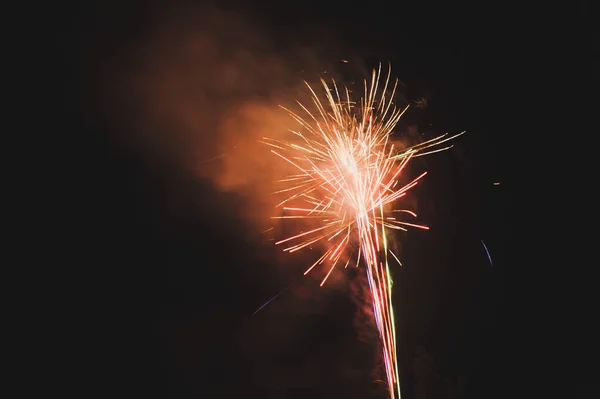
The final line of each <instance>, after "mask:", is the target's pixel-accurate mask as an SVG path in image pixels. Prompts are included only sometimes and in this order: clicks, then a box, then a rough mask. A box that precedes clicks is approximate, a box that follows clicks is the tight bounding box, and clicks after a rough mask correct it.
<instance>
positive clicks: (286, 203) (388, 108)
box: [263, 65, 464, 399]
mask: <svg viewBox="0 0 600 399" xmlns="http://www.w3.org/2000/svg"><path fill="white" fill-rule="evenodd" d="M390 75H391V69H388V74H387V78H385V80H382V79H381V65H380V67H379V69H378V70H373V74H372V78H371V81H370V82H369V81H367V80H365V82H364V95H363V96H361V98H360V100H359V102H358V103H357V102H354V101H352V99H351V96H350V91H349V90H348V89H347V88H342V87H339V88H338V86H337V84H336V82H335V81H333V80H332V81H331V83H328V82H327V81H325V80H321V83H322V86H323V91H324V96H323V95H322V96H319V95H318V94H317V92H316V91H315V90H313V88H312V87H311V86H310V85H309V84H308V83H306V85H307V87H308V89H309V90H310V92H311V94H312V102H313V104H312V106H311V109H313V110H312V111H311V110H309V107H307V106H305V105H303V104H302V103H300V102H299V103H298V105H299V106H300V107H301V109H302V111H303V113H304V114H305V116H304V117H302V116H300V115H299V114H298V113H295V112H292V111H291V110H289V109H285V110H286V111H287V112H289V114H290V115H291V116H292V117H293V118H294V119H295V120H296V121H297V122H298V123H299V125H300V129H298V130H293V131H291V133H293V139H292V140H288V141H284V140H274V139H269V138H264V140H263V142H264V143H265V144H268V145H269V146H271V147H272V149H271V152H272V153H273V154H275V155H276V156H277V157H279V158H281V159H282V160H283V161H285V162H287V163H289V164H290V165H292V166H293V169H294V170H295V172H294V173H293V174H291V175H289V176H287V177H286V178H285V179H283V180H281V184H282V185H283V187H282V188H281V190H280V191H278V193H280V194H282V195H284V196H285V199H284V200H283V201H282V202H281V203H280V204H279V205H278V207H279V208H282V209H283V214H282V215H281V216H278V217H277V218H281V219H304V220H308V219H310V222H312V223H313V224H312V227H311V228H310V229H309V230H308V231H302V232H299V234H296V235H293V236H291V237H287V238H285V239H282V240H281V241H278V242H277V243H276V244H278V245H280V244H286V248H285V249H284V250H285V251H288V252H296V251H299V250H301V249H303V248H306V247H310V246H312V245H313V244H315V245H316V244H318V243H322V244H325V245H324V248H326V249H325V250H324V253H323V254H322V256H321V257H320V258H319V259H317V261H316V262H315V263H313V264H312V265H311V266H310V267H309V268H308V269H307V270H306V272H305V273H304V274H308V273H309V272H310V271H311V270H313V269H314V268H315V267H317V266H318V265H326V269H325V270H326V272H324V278H323V279H322V281H321V286H322V285H323V284H325V281H326V280H327V279H328V278H329V276H330V275H331V273H332V271H333V270H334V269H335V267H336V266H338V265H340V266H341V265H343V266H344V267H348V265H349V264H351V262H352V264H353V266H356V267H358V266H359V264H361V265H364V267H365V269H366V273H367V277H368V281H369V286H370V290H371V294H372V301H373V309H374V314H375V319H376V324H377V328H378V331H379V335H380V338H381V343H382V349H383V359H384V364H385V370H386V375H387V381H388V386H389V392H390V397H391V398H392V399H394V398H395V397H396V392H397V396H398V398H400V378H399V375H398V362H397V358H396V328H395V322H394V311H393V307H392V295H391V290H392V278H391V273H390V264H389V262H388V257H389V256H391V258H393V259H394V260H396V261H397V262H398V263H399V264H401V263H400V261H399V260H398V256H397V255H396V254H394V252H392V250H391V249H390V247H389V245H388V240H389V239H390V237H389V235H388V229H396V230H406V229H407V228H408V227H414V228H421V229H428V227H426V226H422V225H419V224H416V223H412V222H411V221H407V220H406V217H411V218H416V217H417V215H416V214H415V213H414V212H412V211H410V210H406V209H394V208H393V206H392V205H393V204H394V203H396V202H397V201H398V200H399V199H400V198H402V197H403V196H405V195H406V193H407V192H408V190H410V189H411V188H412V187H414V186H415V185H416V184H417V183H418V182H419V180H420V179H421V178H423V176H425V174H426V172H425V173H423V174H421V175H420V176H418V177H416V178H415V179H413V180H412V181H411V182H410V183H408V184H405V185H402V184H400V183H399V181H400V178H401V175H402V172H403V171H404V170H405V167H406V165H407V164H408V162H409V161H410V160H411V159H412V158H414V157H417V156H422V155H426V154H431V153H433V152H437V151H442V150H444V149H448V148H450V147H445V148H440V147H437V146H439V145H440V144H442V143H444V142H447V141H449V140H451V139H453V138H454V137H457V136H458V135H459V134H458V135H455V136H450V137H449V136H447V135H442V136H439V137H436V138H434V139H432V140H429V141H426V142H423V143H421V144H418V145H414V146H410V147H404V148H396V146H395V145H394V144H393V143H392V142H391V140H390V136H391V134H392V131H393V129H394V127H395V126H396V124H397V123H398V121H399V120H400V118H401V117H402V115H403V113H404V112H405V111H406V109H407V108H408V107H406V108H404V109H401V108H400V107H397V106H396V105H394V102H393V98H394V95H395V92H396V87H397V84H398V81H397V80H396V81H395V82H394V83H393V84H390V83H391V81H390ZM340 89H341V90H340ZM340 93H341V94H340ZM321 98H323V99H321ZM313 106H314V107H313ZM463 133H464V132H463ZM460 134H462V133H460ZM434 146H436V147H437V148H433V147H434Z"/></svg>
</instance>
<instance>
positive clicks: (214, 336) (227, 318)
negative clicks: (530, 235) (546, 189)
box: [62, 1, 593, 399]
mask: <svg viewBox="0 0 600 399" xmlns="http://www.w3.org/2000/svg"><path fill="white" fill-rule="evenodd" d="M158 3H160V2H142V1H122V2H118V1H108V2H88V3H87V4H88V5H86V6H79V7H77V8H73V9H70V8H66V7H65V10H64V14H65V15H64V16H66V17H67V19H68V20H69V21H70V23H69V24H65V26H64V29H63V34H62V38H63V40H64V41H63V47H64V48H65V49H69V51H68V54H69V56H68V62H69V67H72V66H75V69H74V72H73V73H72V74H71V75H70V80H69V82H68V83H67V85H66V86H65V92H66V93H69V95H68V96H67V104H69V105H70V106H71V110H72V115H77V117H76V118H75V119H76V124H75V127H74V132H75V133H76V134H78V135H80V136H81V137H86V140H85V144H83V142H82V144H81V145H80V147H79V148H78V150H77V151H76V156H77V160H78V162H77V164H78V165H79V167H78V172H77V177H75V178H74V180H73V184H74V185H76V186H77V187H79V189H78V194H77V197H76V199H75V200H74V201H75V202H77V207H78V208H81V209H82V211H83V210H85V218H82V219H81V220H79V221H78V225H77V226H78V230H77V231H80V232H82V233H81V235H79V234H78V235H79V237H77V238H76V242H77V243H78V244H77V246H76V247H77V249H76V250H74V251H75V252H76V253H77V257H78V259H79V261H80V268H81V269H82V270H81V271H80V273H81V274H80V276H81V278H80V279H79V280H78V281H77V282H76V283H75V286H76V287H77V292H78V293H79V295H80V297H81V298H84V299H85V303H86V305H85V306H81V308H78V310H77V311H76V312H75V314H76V315H77V316H74V318H77V319H78V318H79V317H81V319H82V320H83V319H85V322H83V321H82V326H81V328H80V330H77V331H79V332H80V333H81V334H80V335H81V338H78V339H77V342H81V344H78V345H79V347H80V354H79V357H78V359H79V360H78V362H82V363H81V364H86V365H88V364H89V365H91V366H90V367H87V366H86V367H85V370H84V371H81V370H80V373H81V377H78V379H80V380H81V381H84V382H85V383H84V384H83V385H84V386H85V388H83V389H85V391H83V392H81V395H82V397H87V396H95V395H96V394H100V393H101V394H102V395H104V394H105V395H108V396H110V397H140V398H141V397H157V398H236V397H246V398H265V399H267V398H321V397H323V398H384V397H385V392H384V390H383V388H382V387H381V384H377V383H374V380H376V379H377V377H376V372H374V370H375V369H376V364H377V362H378V358H379V353H378V352H377V348H376V343H377V337H376V335H373V334H374V332H373V331H372V330H369V326H368V325H365V323H364V322H363V324H362V325H361V327H360V328H358V330H357V328H356V319H357V317H358V316H357V310H356V306H355V303H354V302H353V301H352V300H351V298H350V292H351V291H352V289H355V288H356V286H357V285H359V282H358V280H356V278H355V276H354V275H353V274H351V275H349V276H346V277H345V278H346V280H347V281H342V282H341V283H339V284H333V285H332V287H330V288H327V287H325V288H320V289H319V288H318V287H317V285H318V281H317V280H314V279H311V278H303V277H302V271H303V270H304V266H305V264H304V263H303V260H302V259H296V258H294V259H290V260H289V262H288V261H286V262H285V263H286V264H281V259H282V258H281V256H279V255H278V253H277V252H278V249H275V248H272V247H270V244H272V243H268V242H267V243H265V242H263V241H261V240H260V239H259V238H256V237H253V236H252V234H251V233H248V232H249V231H250V229H251V228H252V227H251V226H250V224H249V222H248V221H247V220H244V219H243V218H242V217H241V216H240V215H239V212H238V211H236V209H239V206H240V205H239V204H240V203H241V201H242V199H241V198H240V197H239V196H237V195H236V194H235V193H224V192H220V191H219V190H218V189H216V188H215V186H214V185H213V183H211V182H210V181H207V180H203V179H201V178H200V177H199V176H198V175H196V174H194V173H193V172H191V171H189V170H187V169H186V168H185V167H183V166H182V165H181V164H179V163H178V162H176V160H173V159H172V158H167V159H158V158H157V157H154V156H152V155H149V153H147V152H144V151H140V150H139V149H135V147H131V146H128V145H127V143H126V142H124V141H123V140H121V137H122V136H123V135H124V129H126V128H125V126H124V125H123V124H122V123H121V122H120V121H121V119H122V118H121V117H120V116H119V113H129V112H137V110H136V104H135V103H131V102H129V103H128V107H130V108H127V109H126V110H125V111H124V110H123V109H120V110H113V109H111V108H110V107H106V98H107V97H106V94H105V92H104V91H103V90H101V89H102V88H103V87H107V86H110V85H112V84H114V81H111V79H112V77H114V75H113V74H112V73H104V72H105V71H107V70H108V71H112V70H113V69H114V67H115V65H119V63H120V62H121V60H122V59H125V58H127V57H128V54H130V53H131V52H132V51H134V49H135V48H136V47H137V46H139V44H140V43H143V41H144V40H145V38H147V37H148V36H149V35H151V34H152V33H153V32H155V31H156V29H157V28H156V26H155V24H156V21H157V20H159V19H160V18H157V15H159V16H160V15H162V14H166V13H168V12H171V11H172V10H177V9H179V10H180V9H185V8H184V7H185V6H186V4H187V6H189V4H193V2H187V3H185V2H171V3H172V4H171V5H169V6H167V5H164V4H163V5H158ZM215 7H217V8H218V9H220V10H225V11H226V12H227V13H235V14H236V15H242V16H243V18H244V19H245V20H248V21H252V26H255V27H256V28H257V29H259V30H260V31H261V34H263V35H265V36H266V37H268V38H269V42H270V46H271V48H272V51H275V52H282V53H285V51H286V50H287V47H288V46H289V47H292V46H296V45H302V46H305V47H308V48H311V46H314V48H315V49H317V48H318V49H319V50H318V51H319V53H318V57H319V58H321V59H322V58H325V59H324V60H323V61H324V62H327V63H329V64H332V65H337V67H338V68H340V69H343V68H344V65H343V64H342V63H341V56H344V54H347V55H348V58H351V59H353V60H361V61H362V62H364V64H365V65H366V66H367V67H368V68H373V67H375V66H376V65H377V63H378V62H382V61H383V62H386V61H390V62H391V64H392V67H393V70H394V74H395V75H396V76H398V78H399V79H400V80H401V81H402V82H403V84H404V85H405V86H406V88H405V95H406V96H407V98H408V99H410V100H414V99H418V98H427V99H428V106H427V108H426V109H424V110H418V111H415V112H414V113H413V114H412V116H409V118H411V119H410V121H411V123H412V124H413V125H414V126H417V127H418V129H419V130H420V131H424V132H426V133H427V134H434V133H436V132H441V133H443V132H459V131H462V130H466V131H467V135H465V136H462V137H461V138H460V139H458V140H457V142H456V146H455V148H454V149H452V150H451V151H448V152H446V153H442V154H439V155H435V156H432V157H428V158H427V159H426V160H419V161H415V165H416V166H415V168H420V169H422V170H425V169H426V170H428V171H429V174H428V176H427V179H426V181H425V183H424V184H423V185H422V186H420V187H419V188H418V189H417V191H416V193H417V197H418V198H419V200H418V207H419V211H420V217H421V219H422V220H423V221H424V222H425V223H426V224H428V225H429V226H431V230H430V231H427V232H421V231H418V230H417V231H412V232H410V233H409V234H407V235H405V236H403V237H402V247H403V263H404V265H405V266H404V267H403V268H402V269H401V270H398V271H397V273H398V274H397V277H396V285H395V292H394V298H395V301H396V303H397V305H396V306H397V308H398V309H397V317H398V318H399V320H398V325H399V332H398V335H399V351H400V358H401V360H400V367H401V370H400V374H401V375H402V382H403V393H405V395H404V396H405V397H406V398H417V396H416V389H417V388H416V387H417V378H416V376H415V373H414V370H413V365H414V361H415V359H416V357H417V352H418V351H419V350H420V349H419V348H420V347H424V348H426V351H427V352H428V353H429V354H430V355H432V356H433V357H434V359H435V360H434V367H435V369H436V372H437V374H439V375H440V376H441V377H442V378H445V379H447V380H448V381H449V384H450V385H451V386H453V387H454V388H456V387H457V386H458V382H457V381H458V380H459V378H462V379H464V381H465V392H464V393H463V394H462V395H463V396H456V397H461V398H463V397H464V398H496V397H498V398H500V397H506V396H511V397H514V396H524V397H526V396H527V394H525V392H530V390H533V391H534V392H535V387H533V388H532V385H534V384H533V382H532V381H544V380H546V379H547V378H545V377H544V376H542V377H540V374H544V372H542V371H540V370H541V369H543V370H546V368H547V367H548V366H547V364H543V363H544V360H542V356H540V355H539V352H538V350H539V349H536V350H535V352H534V350H533V349H532V351H530V352H528V351H527V349H526V348H528V346H529V343H531V344H532V346H535V347H536V348H539V347H540V346H542V347H548V346H550V345H552V342H549V343H548V344H547V345H546V344H541V343H539V342H538V340H539V339H541V338H540V335H539V334H538V333H537V330H535V331H536V332H527V333H526V332H522V331H523V330H525V329H526V328H525V326H528V325H529V324H531V320H530V318H531V317H533V316H532V314H533V313H531V312H532V311H533V312H534V313H535V309H536V308H535V306H534V305H523V307H520V306H519V305H513V302H515V301H516V300H515V298H516V297H518V298H525V296H526V295H527V294H526V293H525V292H527V291H531V292H533V288H531V287H525V288H523V286H520V288H513V285H515V284H514V282H513V281H512V280H509V278H508V275H509V274H510V275H511V277H513V274H514V273H515V272H514V271H515V270H517V269H518V266H519V265H518V263H519V262H525V261H523V260H522V259H521V258H520V257H518V256H517V252H518V251H517V250H516V249H514V248H515V247H518V248H527V244H526V245H525V246H517V245H516V244H515V240H516V238H515V236H516V234H517V233H515V223H514V222H515V220H517V216H515V214H513V213H512V210H513V209H514V207H515V201H516V198H517V195H518V194H517V191H518V190H519V189H520V187H521V186H520V185H521V184H522V178H520V177H519V175H520V173H521V168H520V167H519V166H518V165H515V162H510V159H509V160H507V155H506V154H508V153H510V151H511V150H512V148H513V146H514V141H513V140H511V139H510V137H511V135H513V137H514V135H515V134H517V135H518V134H522V133H523V132H524V131H525V129H524V128H518V127H515V126H518V123H519V121H518V118H517V117H515V116H513V117H507V116H506V115H507V114H508V113H510V111H509V109H510V108H511V105H510V104H513V103H515V102H517V103H518V108H519V109H522V108H524V107H523V105H522V102H523V101H524V100H523V98H527V97H529V95H530V92H531V91H533V88H532V87H528V85H527V82H528V78H527V75H528V74H535V73H536V70H537V65H538V64H537V63H535V62H533V60H534V59H535V58H536V56H537V55H536V54H537V53H540V54H542V53H543V54H544V56H547V55H548V52H549V51H550V50H548V48H549V47H550V45H549V44H547V43H546V42H544V39H543V36H542V35H537V34H535V33H532V30H533V31H535V26H536V25H535V24H534V23H533V22H532V19H531V18H532V15H536V11H535V10H536V9H535V7H530V6H528V5H522V6H520V7H517V8H512V7H508V6H506V5H504V4H503V3H501V2H459V3H454V2H446V3H445V4H442V5H440V4H433V3H432V2H427V1H424V2H415V3H414V4H410V3H403V2H398V3H397V4H396V3H390V4H388V5H383V4H382V5H379V4H376V3H374V2H373V3H370V2H362V3H356V4H351V3H348V2H338V1H332V2H323V3H317V2H310V1H309V2H276V3H271V2H269V3H263V2H259V3H256V4H252V5H248V4H244V3H243V2H232V1H229V2H224V3H219V4H218V6H215ZM536 20H537V18H536V19H533V21H536ZM324 40H326V41H327V44H326V45H323V43H322V41H324ZM331 43H335V44H337V45H338V47H335V48H331V47H327V46H332V44H331ZM328 48H329V49H330V50H331V51H330V52H329V53H328V52H327V51H323V49H328ZM224 51H226V49H225V50H224ZM315 51H317V50H315ZM327 57H331V59H327ZM540 57H541V55H540ZM300 62H301V61H300ZM299 69H300V68H299ZM307 69H308V67H307ZM515 99H518V100H515ZM515 107H517V106H515ZM75 111H76V112H75ZM88 137H89V138H91V139H90V140H87V138H88ZM521 155H522V154H520V153H519V154H514V157H515V159H520V158H519V157H521ZM494 182H499V183H500V184H499V185H494ZM521 195H522V194H521ZM229 209H233V210H234V211H229ZM84 232H85V233H84ZM482 240H483V241H484V242H485V244H486V246H487V248H488V249H489V251H490V255H491V258H492V261H493V266H492V265H490V262H489V260H488V258H487V256H486V253H485V250H484V248H483V245H482V242H481V241H482ZM531 245H533V244H531ZM511 248H513V249H511ZM517 258H520V260H516V259H517ZM534 258H535V257H534V256H532V255H527V260H528V261H529V259H534ZM524 273H525V272H524ZM290 285H291V287H292V288H290V289H289V290H287V291H285V292H284V293H283V294H282V295H281V296H280V297H279V298H277V299H276V300H275V301H273V302H272V303H271V304H269V305H268V306H267V307H265V308H264V309H263V310H262V311H261V312H259V313H258V314H257V315H255V316H253V315H252V314H253V312H254V311H255V310H256V309H257V308H258V307H259V306H261V305H262V304H263V303H264V302H266V301H267V300H268V299H270V298H271V297H272V296H274V295H276V294H277V293H278V292H280V291H281V290H283V289H285V288H286V287H288V286H290ZM532 295H533V294H532ZM88 299H89V305H87V303H88V302H87V300H88ZM519 301H521V299H519ZM83 302H84V301H83V300H82V303H83ZM516 302H518V301H516ZM536 303H538V302H536ZM586 309H587V308H586ZM549 312H551V311H550V310H544V314H547V313H549ZM582 312H583V310H582ZM88 321H89V323H88ZM78 334H79V333H78ZM570 342H571V343H572V345H574V346H575V347H577V348H578V349H574V351H584V350H586V347H584V346H581V347H580V346H577V345H578V344H577V342H576V341H570ZM567 352H568V350H567ZM561 353H563V354H564V351H563V352H561ZM543 358H544V359H545V358H547V357H543ZM565 359H569V361H567V360H565V361H564V362H563V363H560V364H561V365H562V366H561V367H564V368H569V365H571V366H572V364H573V363H572V362H573V361H574V359H577V360H579V357H577V358H575V357H573V356H571V355H567V356H566V357H565ZM570 373H571V374H573V376H574V377H573V378H575V377H577V378H578V381H579V383H577V384H579V385H577V384H575V385H571V387H573V386H576V387H578V386H582V387H586V386H588V385H590V381H593V374H592V373H591V372H589V373H586V372H583V373H581V374H577V373H575V372H567V371H565V373H564V374H563V373H560V374H561V375H562V378H563V379H569V378H571V374H570ZM534 374H535V377H534ZM588 374H589V375H588ZM379 377H380V378H382V377H384V376H383V375H380V376H379ZM383 379H384V378H383ZM525 386H527V388H524V387H525ZM545 389H547V388H545ZM575 389H579V388H575ZM581 389H585V388H581ZM582 392H583V391H582ZM521 394H522V395H521ZM439 397H440V398H441V397H442V396H439ZM527 397H530V396H527ZM534 397H535V395H534ZM571 397H576V396H571Z"/></svg>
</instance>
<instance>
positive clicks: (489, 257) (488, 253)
mask: <svg viewBox="0 0 600 399" xmlns="http://www.w3.org/2000/svg"><path fill="white" fill-rule="evenodd" d="M481 245H483V249H485V253H486V255H487V257H488V259H489V261H490V266H492V267H494V264H493V263H492V257H491V256H490V252H489V251H488V249H487V246H486V245H485V242H483V240H481Z"/></svg>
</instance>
